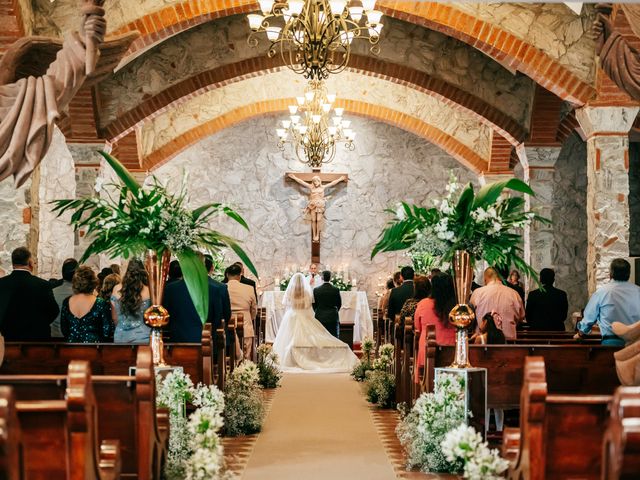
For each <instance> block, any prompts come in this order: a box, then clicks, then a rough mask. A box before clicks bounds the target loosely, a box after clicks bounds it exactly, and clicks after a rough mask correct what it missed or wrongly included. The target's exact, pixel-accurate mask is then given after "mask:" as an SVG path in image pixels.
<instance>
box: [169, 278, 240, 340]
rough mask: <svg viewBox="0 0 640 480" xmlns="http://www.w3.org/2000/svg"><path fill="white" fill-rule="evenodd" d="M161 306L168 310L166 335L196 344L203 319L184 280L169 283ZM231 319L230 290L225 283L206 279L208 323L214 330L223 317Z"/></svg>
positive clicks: (200, 334) (172, 338)
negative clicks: (207, 288)
mask: <svg viewBox="0 0 640 480" xmlns="http://www.w3.org/2000/svg"><path fill="white" fill-rule="evenodd" d="M163 304H164V307H165V308H166V309H167V310H168V311H169V315H171V317H170V318H169V335H170V337H171V341H172V342H185V343H199V342H200V340H201V338H202V321H201V319H200V317H199V316H198V313H197V312H196V308H195V306H194V305H193V301H192V300H191V296H190V295H189V290H188V289H187V284H186V283H185V281H184V280H179V281H176V282H172V283H170V284H169V285H167V286H166V288H165V291H164V301H163ZM223 318H224V319H225V320H228V319H229V318H231V307H230V306H229V292H228V291H227V287H226V285H223V284H221V283H220V282H216V281H215V280H212V279H209V314H208V316H207V323H210V324H211V326H212V328H213V331H214V332H215V330H216V329H217V328H219V327H220V325H222V319H223Z"/></svg>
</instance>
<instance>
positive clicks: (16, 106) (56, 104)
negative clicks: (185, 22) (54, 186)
mask: <svg viewBox="0 0 640 480" xmlns="http://www.w3.org/2000/svg"><path fill="white" fill-rule="evenodd" d="M102 3H104V0H93V1H92V0H86V1H85V2H84V4H83V6H82V8H81V13H82V14H83V15H84V21H83V25H82V28H81V33H77V32H73V33H72V34H70V35H69V36H67V38H66V39H65V41H64V44H63V46H62V49H61V50H60V51H58V53H57V55H56V59H55V61H54V62H53V63H51V64H50V65H49V68H48V69H47V71H46V73H45V74H44V75H42V76H38V77H34V76H29V77H27V78H20V79H19V80H17V81H14V82H13V83H6V82H5V81H4V79H2V76H3V75H0V181H1V180H4V179H5V178H7V177H9V176H10V175H13V177H14V179H15V183H16V186H20V185H22V184H23V183H24V182H25V181H26V180H27V178H29V175H30V174H31V172H33V170H34V169H35V168H36V167H37V166H38V164H39V163H40V161H41V160H42V158H43V157H44V155H45V154H46V153H47V149H48V148H49V145H50V143H51V137H52V135H53V126H54V122H55V121H56V120H57V119H58V118H59V117H60V111H63V110H65V109H66V108H67V106H68V105H69V102H70V101H71V99H72V98H73V96H74V95H75V94H76V93H77V91H78V90H79V89H80V87H81V86H82V84H83V83H84V80H85V78H86V77H87V75H89V74H91V73H92V72H93V69H94V68H95V67H96V63H97V59H98V56H99V53H100V52H99V51H98V46H99V45H100V44H101V43H102V42H103V40H104V35H105V31H106V21H105V19H104V9H103V8H102V7H101V6H100V5H102ZM11 57H12V55H10V52H9V51H7V53H5V58H3V59H2V60H3V61H2V62H1V63H0V67H1V68H0V70H4V71H5V72H8V71H10V70H11V68H12V66H11V65H6V63H7V62H6V58H11Z"/></svg>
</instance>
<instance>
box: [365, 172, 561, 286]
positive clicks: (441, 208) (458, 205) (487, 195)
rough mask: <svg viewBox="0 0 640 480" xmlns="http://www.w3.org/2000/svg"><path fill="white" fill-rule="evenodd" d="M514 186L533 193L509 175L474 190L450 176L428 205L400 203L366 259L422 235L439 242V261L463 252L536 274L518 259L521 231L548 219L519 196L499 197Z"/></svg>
mask: <svg viewBox="0 0 640 480" xmlns="http://www.w3.org/2000/svg"><path fill="white" fill-rule="evenodd" d="M505 190H513V191H516V192H521V193H524V194H527V195H534V192H533V190H532V189H531V188H530V187H529V185H527V184H526V183H524V182H523V181H522V180H519V179H517V178H512V179H510V180H505V181H501V182H496V183H492V184H488V185H485V186H483V187H482V188H480V190H479V191H478V192H475V191H474V188H473V185H471V184H468V185H466V186H464V187H463V186H462V185H460V184H459V183H458V182H457V180H456V179H455V178H454V177H452V179H451V181H450V182H449V184H448V185H447V195H446V196H445V197H444V198H442V199H436V200H435V201H434V205H435V206H433V207H430V208H425V207H421V206H418V205H409V204H407V203H402V204H401V206H400V207H399V208H398V209H397V210H395V211H394V210H388V211H389V212H390V213H392V214H393V215H394V218H393V219H392V220H391V221H390V222H389V224H388V225H387V227H386V228H385V229H384V230H383V232H382V233H381V235H380V239H379V241H378V243H377V244H376V245H375V247H374V249H373V251H372V253H371V257H372V258H373V257H374V256H375V255H377V254H378V253H380V252H390V251H397V250H406V249H411V248H412V247H413V248H415V245H416V244H419V242H420V241H421V239H422V238H423V237H424V238H432V239H434V240H433V241H439V242H442V243H443V247H444V252H443V254H442V257H441V260H442V261H444V262H450V261H451V259H452V257H453V254H454V252H455V251H456V250H466V251H468V252H469V253H470V254H471V256H472V257H473V258H475V259H484V260H486V261H487V263H489V264H490V265H494V266H496V267H498V268H504V269H508V268H510V267H511V266H512V265H515V266H516V267H517V268H518V269H520V270H521V271H522V272H524V273H525V274H527V275H530V276H532V277H533V278H537V276H536V272H535V271H534V270H533V268H532V267H531V266H530V265H529V264H528V263H527V262H526V261H525V260H524V259H523V258H522V255H523V248H522V236H521V233H520V232H521V229H522V228H524V227H525V226H527V225H529V224H530V223H531V222H532V221H534V220H537V221H540V222H544V223H548V222H549V220H548V219H546V218H543V217H541V216H539V215H537V214H536V213H534V212H532V211H527V210H526V209H525V200H524V198H523V197H521V196H512V195H503V192H504V191H505Z"/></svg>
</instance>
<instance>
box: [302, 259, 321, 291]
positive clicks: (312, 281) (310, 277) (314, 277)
mask: <svg viewBox="0 0 640 480" xmlns="http://www.w3.org/2000/svg"><path fill="white" fill-rule="evenodd" d="M304 278H305V280H306V281H307V283H308V284H309V286H310V287H311V290H313V289H314V288H316V287H319V286H320V285H322V283H323V281H322V275H320V274H319V273H318V265H316V264H315V263H312V264H311V265H309V273H308V274H307V275H306V276H305V277H304Z"/></svg>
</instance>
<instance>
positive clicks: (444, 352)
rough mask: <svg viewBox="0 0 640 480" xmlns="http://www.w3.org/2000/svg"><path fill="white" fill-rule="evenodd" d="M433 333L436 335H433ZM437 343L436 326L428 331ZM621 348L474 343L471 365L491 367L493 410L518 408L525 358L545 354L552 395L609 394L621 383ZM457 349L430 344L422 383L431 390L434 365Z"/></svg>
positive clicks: (446, 360)
mask: <svg viewBox="0 0 640 480" xmlns="http://www.w3.org/2000/svg"><path fill="white" fill-rule="evenodd" d="M430 331H433V333H429V332H430ZM427 332H428V338H429V336H431V337H432V338H433V339H435V328H434V327H433V326H431V325H429V326H428V328H427ZM618 349H619V347H605V346H601V345H579V344H575V345H471V346H470V347H469V361H470V363H471V365H472V366H474V367H484V368H487V370H488V371H487V378H488V391H487V402H488V407H491V408H505V409H509V408H518V406H519V404H520V401H519V400H520V389H521V387H522V378H523V372H524V363H525V359H526V358H527V357H530V356H542V357H543V358H544V359H545V363H546V365H547V382H548V384H549V388H550V389H551V390H552V391H553V392H554V393H583V392H589V393H593V394H609V393H611V392H613V391H614V389H615V388H616V387H617V386H619V385H620V383H619V382H618V376H617V374H616V369H615V361H614V358H613V352H615V351H616V350H618ZM454 352H455V347H454V346H441V345H437V344H436V343H435V341H427V347H426V352H425V357H426V358H425V371H424V374H423V377H422V378H423V382H424V384H423V385H422V386H421V389H422V390H424V391H427V392H431V391H433V379H434V376H435V368H436V367H447V366H449V365H450V364H451V362H452V361H453V358H454Z"/></svg>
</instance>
